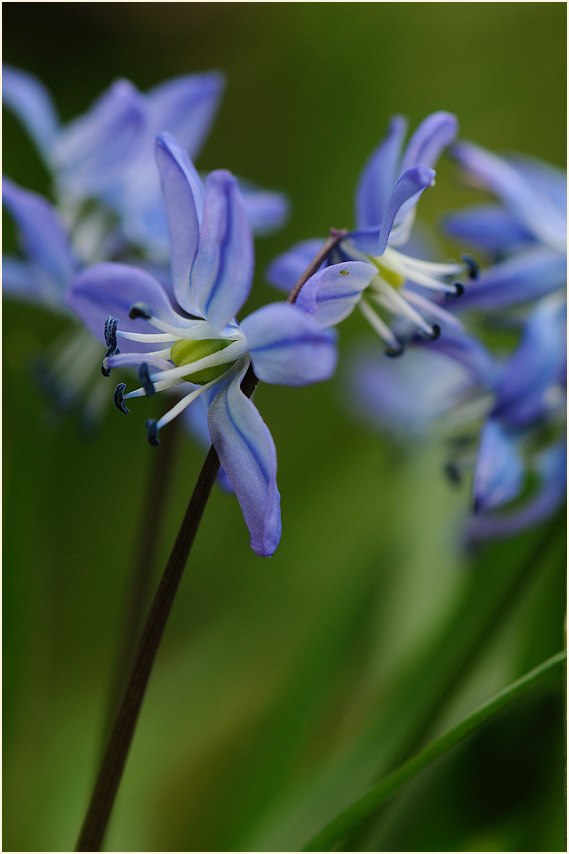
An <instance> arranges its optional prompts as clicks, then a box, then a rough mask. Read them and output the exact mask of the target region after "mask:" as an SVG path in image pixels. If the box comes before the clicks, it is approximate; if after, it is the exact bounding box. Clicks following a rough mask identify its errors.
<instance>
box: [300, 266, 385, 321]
mask: <svg viewBox="0 0 569 854" xmlns="http://www.w3.org/2000/svg"><path fill="white" fill-rule="evenodd" d="M376 275H377V268H376V267H374V266H372V264H366V263H365V262H363V261H346V263H345V264H333V265H332V266H330V267H325V268H324V269H323V270H320V271H319V272H318V273H315V274H314V275H313V276H311V277H310V279H308V281H307V282H306V284H305V285H304V286H303V287H302V289H301V291H300V293H299V295H298V298H297V300H296V305H297V306H298V308H301V309H302V311H304V312H306V313H307V314H309V315H310V316H311V317H312V318H313V319H314V320H315V321H316V323H317V324H318V326H320V327H322V328H324V327H326V326H334V325H335V324H336V323H339V322H340V321H341V320H343V319H344V318H345V317H347V316H348V315H349V314H350V313H351V312H352V311H353V310H354V308H355V306H356V305H357V303H358V301H359V299H360V297H361V295H362V292H363V291H364V290H365V289H366V288H367V286H368V285H369V283H370V282H371V280H372V279H373V278H374V276H376Z"/></svg>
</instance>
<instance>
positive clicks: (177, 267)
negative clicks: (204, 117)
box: [156, 133, 204, 314]
mask: <svg viewBox="0 0 569 854" xmlns="http://www.w3.org/2000/svg"><path fill="white" fill-rule="evenodd" d="M156 162H157V163H158V169H159V172H160V180H161V182H162V192H163V194H164V202H165V204H166V215H167V218H168V234H169V237H170V266H171V269H172V283H173V287H174V293H175V294H176V299H177V300H178V303H179V305H181V307H182V308H183V309H185V310H186V311H189V312H190V314H197V313H199V307H198V305H197V303H196V302H195V300H193V299H192V296H191V294H190V270H191V268H192V264H193V262H194V258H195V256H196V253H197V251H198V242H199V230H200V225H201V222H202V217H203V204H204V189H203V184H202V181H201V178H200V176H199V175H198V173H197V172H196V169H195V167H194V165H193V163H192V162H191V160H190V159H189V157H188V156H187V154H186V153H185V151H184V150H183V149H182V148H180V146H179V145H178V143H177V142H176V140H175V139H174V137H173V136H171V135H170V134H168V133H164V134H160V136H159V137H158V138H157V139H156Z"/></svg>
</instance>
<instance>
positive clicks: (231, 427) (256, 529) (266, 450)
mask: <svg viewBox="0 0 569 854" xmlns="http://www.w3.org/2000/svg"><path fill="white" fill-rule="evenodd" d="M244 374H245V371H242V372H241V373H240V374H239V375H238V376H236V377H235V378H234V379H233V380H232V381H231V382H229V383H228V384H227V385H226V386H225V388H223V389H222V391H220V393H219V394H217V395H216V396H215V398H214V399H213V402H212V404H211V406H210V408H209V413H208V426H209V432H210V435H211V439H212V442H213V445H214V447H215V450H216V451H217V454H218V456H219V460H220V462H221V465H222V466H223V469H224V470H225V472H226V474H227V477H228V478H229V481H230V483H231V485H232V486H233V489H234V490H235V494H236V496H237V500H238V501H239V505H240V507H241V511H242V513H243V518H244V519H245V523H246V525H247V527H248V528H249V532H250V534H251V548H252V549H253V551H254V552H255V554H258V555H259V556H260V557H270V555H272V554H273V553H274V551H275V549H276V547H277V546H278V544H279V540H280V537H281V515H280V495H279V491H278V489H277V481H276V474H277V454H276V450H275V445H274V442H273V439H272V436H271V434H270V432H269V429H268V427H267V425H266V424H265V422H264V421H263V419H262V418H261V416H260V414H259V412H258V410H257V408H256V407H255V405H254V404H253V403H252V402H251V401H250V400H249V399H248V398H247V397H245V395H244V394H243V392H242V391H241V388H240V384H241V380H242V379H243V376H244Z"/></svg>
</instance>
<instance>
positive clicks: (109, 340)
mask: <svg viewBox="0 0 569 854" xmlns="http://www.w3.org/2000/svg"><path fill="white" fill-rule="evenodd" d="M117 326H118V319H117V318H116V317H112V316H111V315H109V316H108V317H107V319H106V320H105V344H106V345H107V347H108V349H107V352H106V353H105V355H104V358H103V362H102V364H101V373H102V375H103V376H104V377H110V375H111V372H110V369H109V368H108V367H107V365H105V359H106V358H107V357H108V356H117V355H118V354H119V353H120V350H119V348H118V347H117Z"/></svg>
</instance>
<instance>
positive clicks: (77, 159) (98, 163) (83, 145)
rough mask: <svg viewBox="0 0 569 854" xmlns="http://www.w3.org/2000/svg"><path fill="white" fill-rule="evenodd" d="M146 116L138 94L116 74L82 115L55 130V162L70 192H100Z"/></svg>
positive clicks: (117, 175)
mask: <svg viewBox="0 0 569 854" xmlns="http://www.w3.org/2000/svg"><path fill="white" fill-rule="evenodd" d="M145 119H146V111H145V102H144V99H143V96H142V95H141V94H140V92H138V91H137V90H136V89H135V87H134V86H133V85H132V84H131V83H129V82H128V81H127V80H117V81H116V82H115V83H113V85H112V86H111V87H110V89H109V90H108V91H107V92H105V93H104V94H103V95H102V96H101V97H100V98H99V99H98V100H97V101H96V103H95V104H94V106H93V107H92V108H91V109H90V110H89V112H87V113H86V114H85V115H84V116H81V117H80V118H78V119H75V121H73V122H71V124H70V125H68V126H67V127H66V128H64V129H63V130H61V131H60V133H59V135H58V137H57V139H56V140H55V143H54V146H53V150H52V161H53V166H54V168H55V169H56V170H57V171H58V173H59V175H58V177H59V180H60V181H61V183H62V185H63V186H64V187H65V189H66V191H67V192H69V193H70V194H71V195H73V196H77V197H80V196H82V195H86V194H92V195H95V196H101V195H104V194H105V193H106V192H107V190H108V188H109V187H110V186H112V185H113V184H114V183H115V182H116V181H120V179H121V177H122V176H123V174H124V172H125V170H127V169H128V167H129V165H130V162H131V160H132V158H133V157H135V156H136V155H137V153H138V150H139V144H140V142H141V139H142V138H143V134H142V131H143V129H144V123H145Z"/></svg>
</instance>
